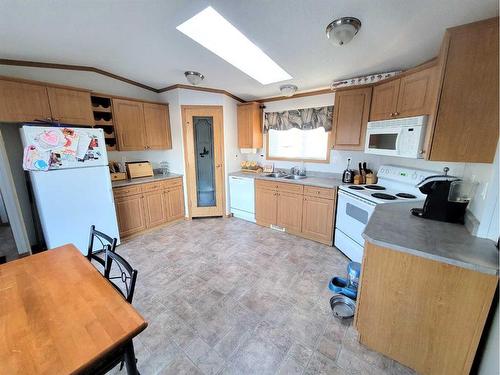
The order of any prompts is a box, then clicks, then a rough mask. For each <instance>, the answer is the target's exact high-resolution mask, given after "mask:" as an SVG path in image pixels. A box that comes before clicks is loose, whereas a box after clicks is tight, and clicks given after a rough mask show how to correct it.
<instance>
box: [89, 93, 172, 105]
mask: <svg viewBox="0 0 500 375" xmlns="http://www.w3.org/2000/svg"><path fill="white" fill-rule="evenodd" d="M90 95H92V96H104V97H106V98H111V99H121V100H130V101H132V102H141V103H149V104H160V105H166V106H168V102H155V101H153V100H143V99H137V98H131V97H128V96H120V95H111V94H106V93H102V92H97V91H91V92H90Z"/></svg>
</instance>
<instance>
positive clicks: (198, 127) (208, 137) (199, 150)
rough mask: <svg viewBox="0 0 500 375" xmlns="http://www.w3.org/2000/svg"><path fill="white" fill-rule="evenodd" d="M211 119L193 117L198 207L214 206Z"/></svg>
mask: <svg viewBox="0 0 500 375" xmlns="http://www.w3.org/2000/svg"><path fill="white" fill-rule="evenodd" d="M213 122H214V120H213V117H198V116H193V127H194V129H193V134H194V149H195V160H196V163H195V164H196V165H195V168H196V197H197V201H198V207H212V206H216V200H215V173H214V169H215V165H214V129H213Z"/></svg>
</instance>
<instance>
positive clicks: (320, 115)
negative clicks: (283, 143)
mask: <svg viewBox="0 0 500 375" xmlns="http://www.w3.org/2000/svg"><path fill="white" fill-rule="evenodd" d="M332 123H333V105H331V106H327V107H318V108H304V109H293V110H290V111H283V112H266V113H265V115H264V132H266V133H267V132H268V131H269V129H273V130H289V129H292V128H297V129H301V130H309V129H316V128H319V127H323V128H325V131H330V130H332Z"/></svg>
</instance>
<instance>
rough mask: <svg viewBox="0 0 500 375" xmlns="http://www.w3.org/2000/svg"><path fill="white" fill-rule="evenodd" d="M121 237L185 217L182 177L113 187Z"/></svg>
mask: <svg viewBox="0 0 500 375" xmlns="http://www.w3.org/2000/svg"><path fill="white" fill-rule="evenodd" d="M114 195H115V208H116V216H117V218H118V227H119V230H120V236H121V237H122V238H125V237H128V236H130V235H132V234H136V233H139V232H142V231H144V230H145V229H148V228H153V227H156V226H159V225H162V224H165V223H168V222H171V221H175V220H179V219H182V218H183V217H184V190H183V188H182V179H181V178H176V179H172V180H166V181H163V182H160V183H158V182H153V183H146V184H141V185H134V186H132V187H121V188H115V189H114Z"/></svg>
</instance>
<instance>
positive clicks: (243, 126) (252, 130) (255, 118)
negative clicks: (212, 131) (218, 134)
mask: <svg viewBox="0 0 500 375" xmlns="http://www.w3.org/2000/svg"><path fill="white" fill-rule="evenodd" d="M260 106H261V104H260V103H257V102H252V103H244V104H238V113H237V116H238V147H239V148H262V109H261V108H260Z"/></svg>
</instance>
